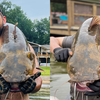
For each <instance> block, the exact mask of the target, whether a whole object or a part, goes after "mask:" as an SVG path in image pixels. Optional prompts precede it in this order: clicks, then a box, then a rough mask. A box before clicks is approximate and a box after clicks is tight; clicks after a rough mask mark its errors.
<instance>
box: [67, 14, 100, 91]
mask: <svg viewBox="0 0 100 100" xmlns="http://www.w3.org/2000/svg"><path fill="white" fill-rule="evenodd" d="M71 49H72V51H73V55H72V56H71V57H70V58H69V60H68V66H67V71H68V74H69V76H70V78H71V79H70V82H72V83H77V85H76V86H77V89H78V90H80V91H89V88H87V86H86V84H87V83H91V82H94V81H95V80H98V79H100V16H95V17H93V18H89V19H87V20H86V21H85V22H84V23H83V24H82V26H81V28H80V30H79V31H78V33H77V34H76V36H75V38H74V40H73V43H72V48H71Z"/></svg>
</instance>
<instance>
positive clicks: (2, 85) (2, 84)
mask: <svg viewBox="0 0 100 100" xmlns="http://www.w3.org/2000/svg"><path fill="white" fill-rule="evenodd" d="M9 88H10V84H9V83H8V82H6V81H5V79H4V78H3V77H2V76H0V94H5V93H7V92H8V90H9Z"/></svg>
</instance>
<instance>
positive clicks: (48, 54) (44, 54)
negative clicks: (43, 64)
mask: <svg viewBox="0 0 100 100" xmlns="http://www.w3.org/2000/svg"><path fill="white" fill-rule="evenodd" d="M37 57H45V58H47V57H50V52H37Z"/></svg>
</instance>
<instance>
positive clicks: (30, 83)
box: [19, 72, 41, 94]
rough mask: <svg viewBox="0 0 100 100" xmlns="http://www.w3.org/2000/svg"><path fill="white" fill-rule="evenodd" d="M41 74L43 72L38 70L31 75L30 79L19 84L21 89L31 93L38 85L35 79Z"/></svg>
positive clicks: (25, 92)
mask: <svg viewBox="0 0 100 100" xmlns="http://www.w3.org/2000/svg"><path fill="white" fill-rule="evenodd" d="M40 75H41V72H37V73H36V74H34V75H33V76H31V77H30V78H29V79H28V80H26V81H25V82H23V83H22V84H21V85H19V89H20V90H21V91H22V92H23V93H24V94H27V93H31V92H32V91H33V90H34V89H35V87H36V82H35V79H36V78H38V77H39V76H40Z"/></svg>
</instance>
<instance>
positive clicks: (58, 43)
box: [50, 37, 64, 53]
mask: <svg viewBox="0 0 100 100" xmlns="http://www.w3.org/2000/svg"><path fill="white" fill-rule="evenodd" d="M63 40H64V37H56V38H55V37H50V52H51V53H54V52H53V50H54V49H55V48H59V47H62V42H63Z"/></svg>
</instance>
